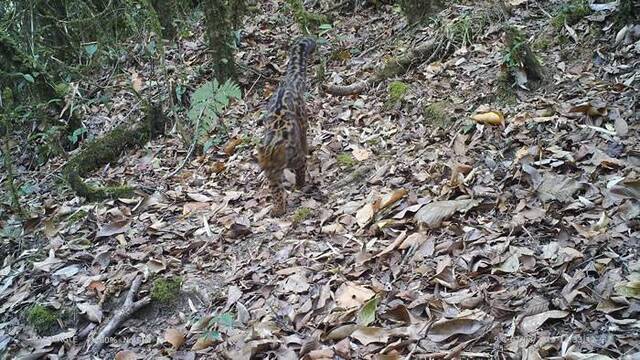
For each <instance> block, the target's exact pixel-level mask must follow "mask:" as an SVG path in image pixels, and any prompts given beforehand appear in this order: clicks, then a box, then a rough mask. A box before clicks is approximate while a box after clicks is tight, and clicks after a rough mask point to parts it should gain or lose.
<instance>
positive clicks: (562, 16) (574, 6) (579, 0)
mask: <svg viewBox="0 0 640 360" xmlns="http://www.w3.org/2000/svg"><path fill="white" fill-rule="evenodd" d="M589 14H591V8H589V4H588V2H587V1H586V0H572V1H570V2H569V3H568V4H565V5H562V6H561V7H560V8H559V9H558V11H557V12H556V14H555V16H554V17H553V19H551V25H553V27H555V28H556V29H560V28H562V27H563V26H564V24H565V23H566V24H567V25H573V24H575V23H577V22H578V21H580V19H582V18H584V17H585V16H587V15H589Z"/></svg>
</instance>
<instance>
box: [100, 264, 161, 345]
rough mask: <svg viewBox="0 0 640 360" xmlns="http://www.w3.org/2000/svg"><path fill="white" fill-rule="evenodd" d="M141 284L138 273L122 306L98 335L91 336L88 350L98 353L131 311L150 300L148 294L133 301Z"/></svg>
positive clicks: (140, 276)
mask: <svg viewBox="0 0 640 360" xmlns="http://www.w3.org/2000/svg"><path fill="white" fill-rule="evenodd" d="M141 284H142V275H138V276H137V277H136V278H135V279H134V280H133V283H131V287H130V288H129V292H128V293H127V297H126V299H125V300H124V304H123V305H122V307H121V308H120V309H118V310H117V311H116V313H115V314H114V315H113V317H112V318H111V320H109V322H108V323H107V325H105V327H104V328H102V330H101V331H100V332H99V333H98V335H97V336H96V337H94V338H93V340H92V345H91V347H90V348H89V352H91V353H94V354H96V353H98V352H99V351H100V350H101V349H102V347H103V346H104V344H105V343H106V339H107V338H108V337H110V336H111V335H113V333H114V332H115V331H116V330H117V329H118V328H119V327H120V325H121V324H122V323H123V322H124V321H125V320H127V319H128V318H129V317H130V316H131V315H132V314H133V313H135V312H136V311H138V310H140V308H142V307H143V306H145V305H147V304H149V303H150V302H151V298H150V297H149V296H145V297H143V298H142V299H140V300H138V301H136V302H134V301H133V298H134V296H135V295H136V294H137V293H138V290H139V289H140V285H141Z"/></svg>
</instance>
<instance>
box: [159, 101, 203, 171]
mask: <svg viewBox="0 0 640 360" xmlns="http://www.w3.org/2000/svg"><path fill="white" fill-rule="evenodd" d="M204 108H205V107H204V106H203V107H202V110H200V115H198V119H197V120H196V130H195V131H194V133H193V141H191V146H189V152H187V156H185V157H184V159H183V160H182V163H181V164H180V166H178V167H177V168H176V169H175V170H173V171H172V172H171V173H170V174H169V175H165V177H164V179H167V178H170V177H172V176H174V175H175V174H177V173H178V172H179V171H180V170H182V168H183V167H184V166H185V165H187V161H189V158H190V157H191V155H192V154H193V151H194V150H195V148H196V143H197V142H198V136H199V135H200V119H202V114H203V113H204Z"/></svg>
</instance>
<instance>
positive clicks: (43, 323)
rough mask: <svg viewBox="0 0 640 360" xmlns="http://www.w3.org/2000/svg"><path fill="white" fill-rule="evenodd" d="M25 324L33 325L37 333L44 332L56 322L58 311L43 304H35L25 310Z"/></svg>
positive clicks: (49, 329)
mask: <svg viewBox="0 0 640 360" xmlns="http://www.w3.org/2000/svg"><path fill="white" fill-rule="evenodd" d="M25 316H26V320H27V324H29V325H30V326H31V327H33V328H34V329H35V330H36V332H37V333H38V334H46V333H48V332H49V331H51V330H52V329H53V327H54V326H55V325H56V324H57V322H58V318H59V315H58V311H56V310H52V309H50V308H48V307H46V306H44V305H41V304H35V305H33V306H31V307H30V308H28V309H27V310H26V312H25Z"/></svg>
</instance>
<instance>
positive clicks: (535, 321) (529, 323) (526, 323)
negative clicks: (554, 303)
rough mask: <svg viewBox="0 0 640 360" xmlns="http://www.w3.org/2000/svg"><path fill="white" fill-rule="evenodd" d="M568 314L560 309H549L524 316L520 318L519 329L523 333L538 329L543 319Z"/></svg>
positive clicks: (561, 316) (560, 317) (558, 317)
mask: <svg viewBox="0 0 640 360" xmlns="http://www.w3.org/2000/svg"><path fill="white" fill-rule="evenodd" d="M567 315H569V313H568V312H566V311H562V310H549V311H545V312H543V313H540V314H536V315H532V316H526V317H524V318H523V319H522V322H521V323H520V326H519V329H520V331H521V332H522V333H523V334H525V335H526V334H529V333H531V332H533V331H535V330H536V329H538V328H539V327H540V326H541V325H542V324H544V322H545V321H547V320H549V319H562V318H565V317H567Z"/></svg>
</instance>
